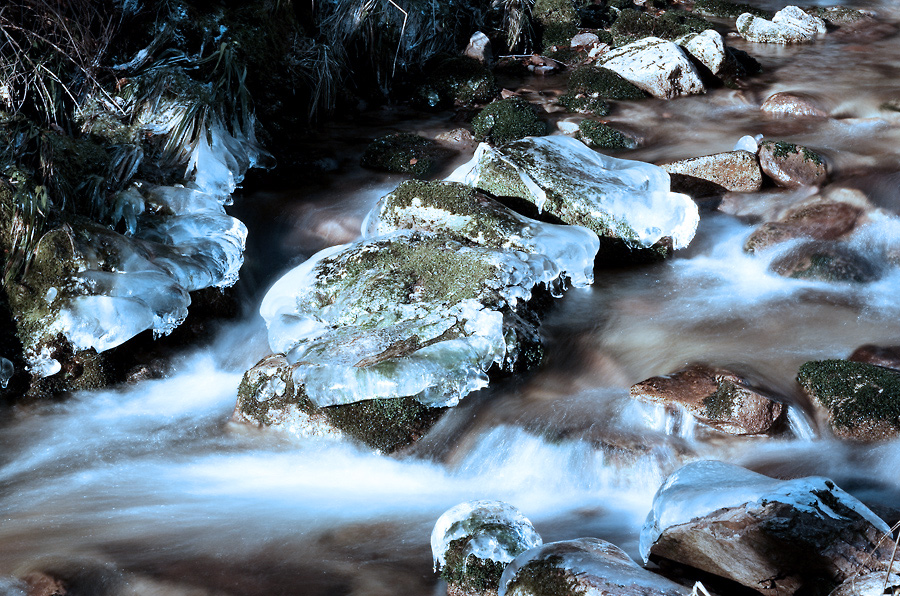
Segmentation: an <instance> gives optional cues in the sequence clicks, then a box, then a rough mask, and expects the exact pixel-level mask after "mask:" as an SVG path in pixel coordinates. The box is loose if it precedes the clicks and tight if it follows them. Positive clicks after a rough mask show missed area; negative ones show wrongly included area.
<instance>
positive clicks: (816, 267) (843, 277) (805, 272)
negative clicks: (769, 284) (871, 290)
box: [769, 241, 882, 283]
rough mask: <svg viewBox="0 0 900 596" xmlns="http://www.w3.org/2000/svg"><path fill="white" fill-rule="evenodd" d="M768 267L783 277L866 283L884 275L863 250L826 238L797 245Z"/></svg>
mask: <svg viewBox="0 0 900 596" xmlns="http://www.w3.org/2000/svg"><path fill="white" fill-rule="evenodd" d="M769 268H770V269H771V270H772V271H773V272H775V273H777V274H778V275H782V276H784V277H793V278H796V279H808V280H815V281H825V282H853V283H867V282H871V281H875V280H877V279H879V278H880V277H881V274H882V268H881V267H880V266H879V265H878V264H877V263H875V262H874V261H872V260H871V259H870V258H869V257H867V256H866V255H864V254H863V253H861V252H859V251H857V250H855V249H853V248H851V247H850V246H848V245H846V244H844V243H841V242H825V241H810V242H804V243H802V244H800V245H798V246H795V247H793V248H791V249H790V250H789V251H788V252H787V253H786V254H784V255H782V256H780V257H778V258H777V259H775V260H774V261H773V262H772V264H771V265H770V266H769Z"/></svg>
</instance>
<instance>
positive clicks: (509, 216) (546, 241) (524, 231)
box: [362, 180, 600, 287]
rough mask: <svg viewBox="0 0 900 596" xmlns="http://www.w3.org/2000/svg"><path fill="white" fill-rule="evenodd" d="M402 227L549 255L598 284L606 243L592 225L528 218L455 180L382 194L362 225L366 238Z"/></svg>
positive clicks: (577, 281)
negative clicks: (597, 272) (598, 257)
mask: <svg viewBox="0 0 900 596" xmlns="http://www.w3.org/2000/svg"><path fill="white" fill-rule="evenodd" d="M400 229H418V230H425V231H431V232H443V233H447V234H450V235H452V236H455V237H461V238H465V239H467V240H470V241H472V242H474V243H476V244H480V245H482V246H488V247H490V248H498V249H506V250H517V251H522V252H526V253H530V254H538V255H545V256H547V257H549V259H550V261H551V262H552V263H554V265H555V266H557V267H558V268H559V269H560V270H561V272H562V273H563V274H565V275H566V276H568V277H569V278H570V279H571V281H572V284H573V285H574V286H577V287H580V286H587V285H590V284H591V283H593V281H594V257H596V255H597V251H598V250H599V248H600V242H599V240H598V238H597V235H596V234H594V233H593V232H591V231H590V230H588V229H587V228H583V227H581V226H563V225H554V224H549V223H543V222H540V221H537V220H533V219H530V218H527V217H524V216H522V215H519V214H518V213H516V212H514V211H512V210H511V209H508V208H507V207H505V206H503V205H502V204H500V203H498V202H497V201H495V200H493V199H491V198H489V197H487V196H485V195H482V194H481V193H478V192H477V191H475V190H474V189H473V188H472V187H469V186H466V185H462V184H459V183H454V182H433V183H426V182H419V181H414V180H409V181H406V182H404V183H403V184H401V185H400V186H399V187H398V188H397V189H395V190H394V191H393V192H391V193H389V194H387V195H385V196H384V197H382V199H381V200H380V201H379V202H378V204H377V205H376V206H375V207H374V208H373V209H372V211H370V212H369V214H368V215H367V216H366V219H365V220H364V221H363V226H362V232H363V236H364V237H374V236H379V235H383V234H387V233H389V232H392V231H395V230H400Z"/></svg>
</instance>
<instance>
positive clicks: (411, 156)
mask: <svg viewBox="0 0 900 596" xmlns="http://www.w3.org/2000/svg"><path fill="white" fill-rule="evenodd" d="M448 153H450V152H449V151H448V150H446V149H443V148H442V147H441V145H439V144H438V143H437V142H436V141H432V140H431V139H426V138H425V137H420V136H418V135H414V134H410V133H398V134H391V135H386V136H383V137H379V138H377V139H375V140H374V141H372V142H371V143H370V144H369V146H368V147H366V152H365V153H364V154H363V156H362V165H363V166H365V167H367V168H372V169H376V170H384V171H386V172H397V173H400V174H413V175H414V176H426V175H427V174H429V173H430V172H431V171H433V170H434V169H435V167H436V166H437V164H438V161H439V160H440V158H441V157H442V156H443V155H446V154H448Z"/></svg>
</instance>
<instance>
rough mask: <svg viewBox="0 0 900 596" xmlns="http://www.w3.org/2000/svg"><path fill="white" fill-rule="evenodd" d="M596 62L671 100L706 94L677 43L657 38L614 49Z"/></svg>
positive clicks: (656, 94)
mask: <svg viewBox="0 0 900 596" xmlns="http://www.w3.org/2000/svg"><path fill="white" fill-rule="evenodd" d="M598 61H599V65H600V66H603V67H604V68H608V69H609V70H612V71H613V72H616V73H618V74H619V75H621V76H622V78H624V79H626V80H628V81H630V82H631V83H633V84H634V85H635V86H637V87H639V88H640V89H643V90H644V91H646V92H647V93H649V94H650V95H652V96H654V97H659V98H663V99H672V98H675V97H680V96H682V95H691V94H694V93H705V92H706V87H705V86H704V85H703V81H702V80H701V79H700V74H699V73H698V72H697V69H696V68H694V65H693V63H692V62H691V59H690V58H689V57H688V55H687V54H686V53H685V51H684V50H683V49H682V48H680V47H679V46H678V45H677V44H675V43H673V42H671V41H666V40H664V39H660V38H658V37H645V38H644V39H641V40H638V41H635V42H632V43H629V44H627V45H624V46H622V47H620V48H616V49H614V50H611V51H609V52H606V53H604V54H601V55H600V57H599V58H598Z"/></svg>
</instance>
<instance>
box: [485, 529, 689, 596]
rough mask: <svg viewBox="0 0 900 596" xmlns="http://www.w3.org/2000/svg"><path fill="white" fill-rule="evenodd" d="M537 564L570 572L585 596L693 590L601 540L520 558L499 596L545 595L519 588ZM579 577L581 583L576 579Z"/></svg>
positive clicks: (557, 545)
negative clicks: (518, 580) (524, 572)
mask: <svg viewBox="0 0 900 596" xmlns="http://www.w3.org/2000/svg"><path fill="white" fill-rule="evenodd" d="M535 564H545V565H547V566H550V567H552V568H553V569H562V570H565V571H568V572H569V574H570V576H571V578H572V580H573V581H577V586H578V588H577V589H578V591H577V592H574V591H573V593H578V594H581V595H583V596H602V595H604V594H618V593H622V594H632V593H633V594H645V595H648V596H649V595H652V594H659V595H663V594H665V595H671V596H676V595H682V596H686V595H687V594H688V593H689V591H688V590H687V589H686V588H684V587H683V586H680V585H678V584H676V583H675V582H673V581H671V580H668V579H666V578H664V577H662V576H661V575H656V574H654V573H653V572H651V571H647V570H646V569H644V568H643V567H641V566H640V565H638V564H637V563H635V562H634V561H633V560H632V559H631V557H629V556H628V555H627V554H626V553H625V551H623V550H622V549H621V548H619V547H618V546H616V545H614V544H612V543H610V542H607V541H605V540H600V539H599V538H578V539H575V540H564V541H561V542H551V543H548V544H545V545H543V546H538V547H535V548H532V549H531V550H528V551H526V552H524V553H522V554H521V555H519V556H517V557H516V558H515V559H514V560H513V562H512V563H510V564H509V565H507V567H506V569H505V570H504V571H503V575H502V576H501V577H500V588H499V590H498V591H497V593H498V596H543V593H541V592H536V591H533V590H530V589H528V588H527V587H524V586H517V585H516V577H517V575H518V574H519V572H520V571H521V570H522V569H523V568H525V567H527V566H529V565H535ZM575 578H577V580H576V579H575Z"/></svg>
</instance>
